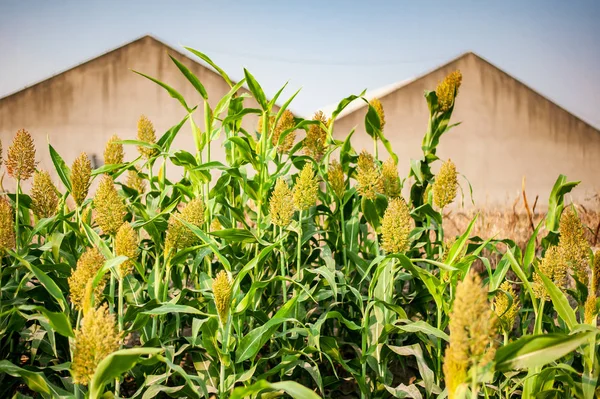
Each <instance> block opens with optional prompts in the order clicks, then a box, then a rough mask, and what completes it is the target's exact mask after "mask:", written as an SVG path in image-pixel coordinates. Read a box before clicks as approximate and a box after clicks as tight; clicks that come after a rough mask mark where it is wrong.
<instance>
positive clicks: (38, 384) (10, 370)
mask: <svg viewBox="0 0 600 399" xmlns="http://www.w3.org/2000/svg"><path fill="white" fill-rule="evenodd" d="M0 373H6V374H8V375H12V376H13V377H19V378H22V379H23V381H24V382H25V384H26V385H27V387H28V388H29V389H31V390H32V391H34V392H38V393H41V394H42V396H43V397H44V398H52V397H58V394H57V392H56V391H54V390H52V389H51V388H50V383H49V382H48V380H47V379H46V377H45V376H44V374H42V373H40V372H34V371H29V370H25V369H23V368H21V367H18V366H15V365H14V364H12V363H11V362H9V361H8V360H0ZM53 391H54V392H53ZM52 393H56V394H57V396H54V395H52Z"/></svg>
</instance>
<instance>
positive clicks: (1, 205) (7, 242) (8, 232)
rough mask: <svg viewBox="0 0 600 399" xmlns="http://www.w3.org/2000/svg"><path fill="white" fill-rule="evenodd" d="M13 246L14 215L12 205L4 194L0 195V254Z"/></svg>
mask: <svg viewBox="0 0 600 399" xmlns="http://www.w3.org/2000/svg"><path fill="white" fill-rule="evenodd" d="M14 247H15V215H14V214H13V208H12V205H10V202H9V201H8V199H7V198H6V197H4V196H2V197H0V256H2V255H4V253H5V252H6V250H7V249H13V248H14Z"/></svg>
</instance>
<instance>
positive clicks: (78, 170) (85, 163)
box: [71, 152, 92, 206]
mask: <svg viewBox="0 0 600 399" xmlns="http://www.w3.org/2000/svg"><path fill="white" fill-rule="evenodd" d="M91 177H92V163H91V162H90V159H89V158H88V156H87V154H86V153H85V152H82V153H81V154H79V156H78V157H77V158H76V159H75V161H74V162H73V166H72V167H71V186H72V187H71V188H72V191H71V196H73V199H74V200H75V203H76V204H77V206H81V204H83V201H85V198H86V197H87V195H88V191H89V190H90V179H91Z"/></svg>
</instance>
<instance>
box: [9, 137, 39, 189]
mask: <svg viewBox="0 0 600 399" xmlns="http://www.w3.org/2000/svg"><path fill="white" fill-rule="evenodd" d="M6 170H7V171H8V175H9V176H11V177H13V178H15V179H18V180H28V179H29V178H31V176H33V172H34V171H35V145H34V144H33V138H32V137H31V135H30V134H29V132H28V131H27V130H25V129H21V130H19V131H18V132H17V134H16V135H15V138H14V140H13V142H12V145H11V146H10V147H8V153H7V154H6Z"/></svg>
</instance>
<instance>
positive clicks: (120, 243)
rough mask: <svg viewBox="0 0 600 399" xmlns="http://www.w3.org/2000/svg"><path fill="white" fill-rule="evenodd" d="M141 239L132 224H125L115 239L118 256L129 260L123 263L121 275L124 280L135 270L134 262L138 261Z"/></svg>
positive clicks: (120, 269) (120, 270)
mask: <svg viewBox="0 0 600 399" xmlns="http://www.w3.org/2000/svg"><path fill="white" fill-rule="evenodd" d="M138 244H139V239H138V234H137V233H136V231H135V230H134V229H133V227H131V224H129V223H127V222H125V223H123V225H122V226H121V227H120V228H119V231H117V235H116V237H115V252H116V254H117V256H121V255H123V256H127V257H128V258H129V259H128V260H126V261H125V262H123V263H121V265H120V267H119V274H120V277H121V278H124V277H125V276H127V275H128V274H131V272H132V271H133V268H134V266H135V265H134V260H135V259H137V256H138V253H139V247H138Z"/></svg>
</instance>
